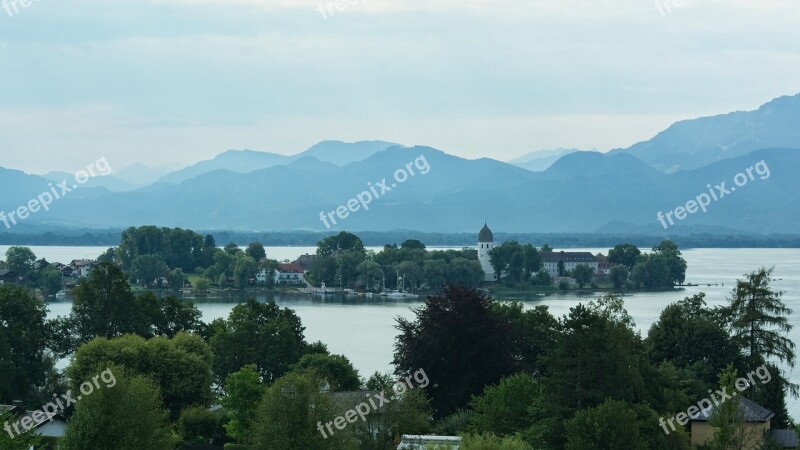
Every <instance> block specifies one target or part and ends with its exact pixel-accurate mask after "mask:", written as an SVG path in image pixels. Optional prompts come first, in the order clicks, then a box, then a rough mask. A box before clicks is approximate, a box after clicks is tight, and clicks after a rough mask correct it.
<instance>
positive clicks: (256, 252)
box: [244, 242, 267, 262]
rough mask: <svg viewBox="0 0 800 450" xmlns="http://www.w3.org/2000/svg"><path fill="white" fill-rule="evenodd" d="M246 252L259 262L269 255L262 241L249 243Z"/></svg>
mask: <svg viewBox="0 0 800 450" xmlns="http://www.w3.org/2000/svg"><path fill="white" fill-rule="evenodd" d="M244 253H245V254H246V255H247V256H249V257H251V258H253V260H254V261H255V262H259V261H261V260H262V259H264V258H266V257H267V251H266V250H264V246H263V245H262V244H261V242H251V243H250V244H248V246H247V249H245V251H244Z"/></svg>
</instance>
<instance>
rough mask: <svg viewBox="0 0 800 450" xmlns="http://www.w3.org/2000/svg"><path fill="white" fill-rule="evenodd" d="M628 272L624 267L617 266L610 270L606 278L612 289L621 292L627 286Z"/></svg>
mask: <svg viewBox="0 0 800 450" xmlns="http://www.w3.org/2000/svg"><path fill="white" fill-rule="evenodd" d="M629 275H630V272H629V271H628V268H627V267H626V266H625V265H622V264H619V265H616V266H614V267H612V268H611V271H610V272H609V274H608V276H609V278H610V279H611V284H613V285H614V289H616V290H621V289H624V288H626V287H627V286H628V276H629Z"/></svg>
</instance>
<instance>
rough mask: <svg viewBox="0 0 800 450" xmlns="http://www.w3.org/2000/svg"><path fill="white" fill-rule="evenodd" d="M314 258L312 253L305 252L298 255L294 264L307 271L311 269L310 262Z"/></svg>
mask: <svg viewBox="0 0 800 450" xmlns="http://www.w3.org/2000/svg"><path fill="white" fill-rule="evenodd" d="M313 260H314V255H309V254H308V253H306V254H305V255H300V256H299V257H298V258H297V259H296V260H295V261H294V264H298V265H300V266H301V267H302V268H303V270H304V271H306V272H308V271H309V270H311V262H312V261H313Z"/></svg>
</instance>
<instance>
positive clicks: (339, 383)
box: [292, 353, 361, 392]
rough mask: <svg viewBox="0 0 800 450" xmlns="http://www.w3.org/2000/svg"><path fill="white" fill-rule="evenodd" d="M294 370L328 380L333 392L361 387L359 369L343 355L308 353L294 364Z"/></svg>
mask: <svg viewBox="0 0 800 450" xmlns="http://www.w3.org/2000/svg"><path fill="white" fill-rule="evenodd" d="M292 371H294V372H308V373H311V374H312V375H314V376H315V377H316V378H318V379H320V380H323V381H325V382H327V383H328V385H329V386H330V390H331V391H333V392H336V391H355V390H358V389H359V388H360V387H361V377H360V376H358V370H356V369H355V367H353V364H352V363H351V362H350V360H348V359H347V358H346V357H344V356H342V355H325V354H321V353H313V354H306V355H303V357H302V358H300V361H298V362H297V363H295V364H293V365H292Z"/></svg>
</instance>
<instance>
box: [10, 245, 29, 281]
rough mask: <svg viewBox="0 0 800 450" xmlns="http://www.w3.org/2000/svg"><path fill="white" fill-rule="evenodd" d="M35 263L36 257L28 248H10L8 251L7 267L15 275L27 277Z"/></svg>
mask: <svg viewBox="0 0 800 450" xmlns="http://www.w3.org/2000/svg"><path fill="white" fill-rule="evenodd" d="M35 262H36V255H35V254H33V252H32V251H31V249H29V248H28V247H9V248H8V250H6V265H7V266H8V270H10V271H11V272H13V273H14V274H15V275H18V276H21V277H27V276H28V274H29V273H30V271H32V270H33V264H34V263H35Z"/></svg>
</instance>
